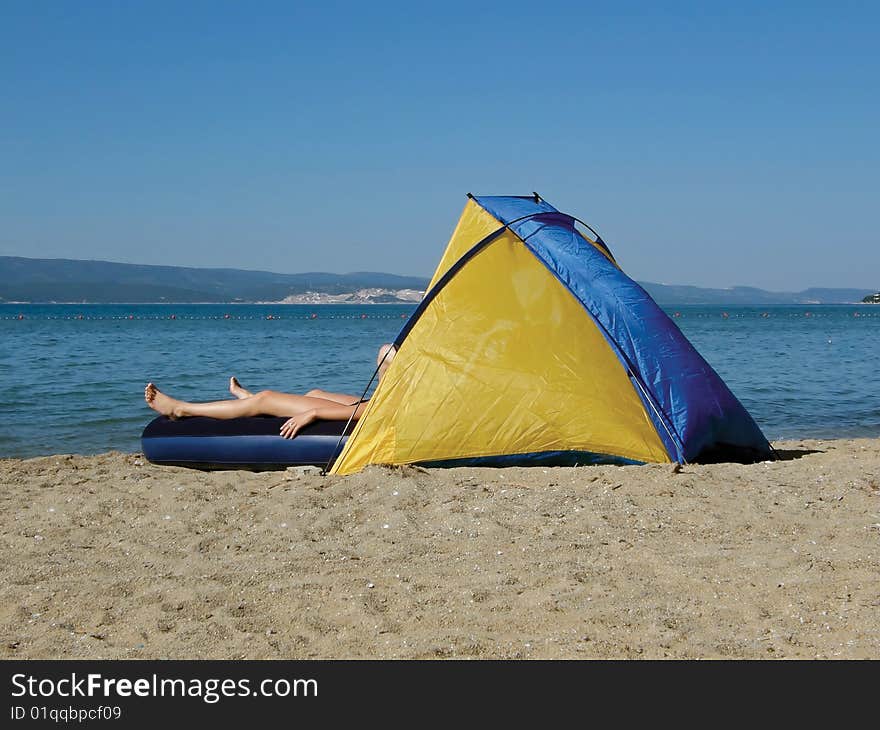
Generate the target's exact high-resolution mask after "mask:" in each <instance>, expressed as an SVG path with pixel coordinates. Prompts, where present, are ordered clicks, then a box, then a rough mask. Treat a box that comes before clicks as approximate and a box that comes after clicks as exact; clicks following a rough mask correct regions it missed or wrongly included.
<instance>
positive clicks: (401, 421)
mask: <svg viewBox="0 0 880 730" xmlns="http://www.w3.org/2000/svg"><path fill="white" fill-rule="evenodd" d="M468 198H469V199H468V202H467V204H466V205H465V208H464V212H463V213H462V215H461V219H460V220H459V222H458V225H457V226H456V228H455V231H454V233H453V234H452V239H451V240H450V241H449V244H448V245H447V247H446V251H445V253H444V254H443V258H442V259H441V261H440V264H439V266H438V267H437V270H436V272H435V273H434V276H433V278H432V279H431V282H430V284H429V286H428V290H427V292H426V294H425V297H424V299H423V300H422V301H421V303H420V304H419V306H418V308H417V309H416V311H415V312H414V314H413V315H412V317H410V319H409V320H408V321H407V322H406V324H405V325H404V327H403V329H402V330H401V332H400V334H399V335H398V337H397V339H396V341H395V344H396V346H397V348H398V352H397V355H396V357H395V358H394V360H393V361H392V362H391V364H390V367H389V368H388V370H387V372H386V374H385V376H384V377H383V378H382V380H381V381H380V382H379V384H378V386H377V388H376V391H375V393H374V394H373V397H372V399H371V400H370V402H369V405H368V407H367V409H366V410H365V412H364V413H363V415H362V416H361V418H360V420H359V421H358V422H357V424H356V426H355V428H354V430H353V431H352V434H351V436H350V437H349V438H348V441H347V442H346V444H345V447H344V449H343V451H342V453H341V454H340V456H339V458H337V459H336V462H335V465H334V467H333V473H337V474H348V473H351V472H355V471H358V470H360V469H361V468H363V467H365V466H366V465H368V464H414V463H416V464H426V465H444V466H457V465H491V466H500V465H513V464H588V463H643V462H679V463H685V462H691V461H719V460H725V461H727V460H734V461H755V460H759V459H765V458H770V455H771V449H770V445H769V444H768V442H767V439H766V438H765V437H764V435H763V434H762V433H761V431H760V429H759V428H758V426H757V425H756V424H755V422H754V420H753V419H752V417H751V416H750V415H749V414H748V412H747V411H746V410H745V408H743V406H742V405H741V404H740V402H739V401H738V400H737V399H736V397H735V396H734V395H733V393H731V391H730V389H729V388H728V387H727V386H726V385H725V384H724V382H723V381H722V380H721V378H720V377H719V376H718V374H717V373H716V372H715V371H714V370H713V369H712V368H711V367H710V366H709V364H708V363H707V362H706V361H705V360H704V359H703V358H702V357H701V356H700V354H699V353H698V352H697V351H696V349H694V347H693V345H691V344H690V342H688V340H687V339H686V338H685V336H684V335H683V334H682V333H681V331H680V330H679V329H678V327H677V326H676V325H675V323H674V322H673V321H672V320H671V319H670V318H669V317H668V316H667V315H666V314H665V313H664V312H663V310H661V309H660V307H659V306H658V305H657V304H656V303H655V302H654V300H653V299H651V297H650V296H649V295H648V294H647V292H646V291H645V290H644V289H642V287H641V286H639V285H638V284H637V283H636V282H635V281H633V280H632V279H630V278H629V277H628V276H627V275H626V274H625V273H623V271H622V270H621V269H620V267H619V266H618V265H617V263H616V261H615V260H614V257H613V256H612V254H611V252H610V250H609V249H608V246H607V245H606V244H605V243H604V242H603V241H602V239H601V237H600V236H599V235H598V234H596V233H595V231H593V230H592V229H591V228H589V226H586V224H582V223H581V222H580V221H578V220H577V219H575V218H573V217H572V216H570V215H566V214H564V213H560V212H559V211H558V210H556V208H554V207H553V206H552V205H550V204H549V203H547V202H546V201H545V200H543V199H542V198H540V196H538V195H537V194H534V195H532V196H527V197H508V196H504V197H474V196H470V195H469V196H468ZM582 230H584V231H585V232H583V233H582V232H581V231H582Z"/></svg>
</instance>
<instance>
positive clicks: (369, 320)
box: [0, 304, 880, 457]
mask: <svg viewBox="0 0 880 730" xmlns="http://www.w3.org/2000/svg"><path fill="white" fill-rule="evenodd" d="M413 309H414V307H413V306H412V305H387V306H386V305H371V306H363V307H358V306H353V305H340V306H333V305H324V306H309V305H265V304H261V305H244V304H242V305H228V304H226V305H208V304H205V305H124V304H118V305H85V304H83V305H70V304H64V305H61V304H58V305H24V304H3V305H0V457H28V456H36V455H41V454H53V453H81V454H89V453H100V452H104V451H108V450H111V449H118V450H121V451H128V452H134V451H138V450H139V448H140V443H139V439H140V434H141V431H142V430H143V427H144V426H145V425H146V423H147V422H148V421H149V420H150V419H151V418H152V417H153V416H154V415H155V414H154V413H153V411H151V410H150V409H149V408H148V407H147V406H146V404H145V403H144V400H143V389H144V385H145V383H146V382H147V381H150V380H151V381H153V382H155V383H156V384H157V385H158V386H159V387H160V388H162V389H163V390H165V391H166V392H168V393H170V394H171V395H174V396H175V397H178V398H182V399H184V400H218V399H222V398H228V397H230V396H229V393H228V390H227V388H228V381H229V376H230V375H236V376H237V377H238V378H239V380H240V381H241V382H242V384H243V385H245V386H246V387H248V388H250V389H252V390H261V389H273V390H284V391H289V392H305V391H307V390H309V389H311V388H315V387H320V388H323V389H325V390H332V391H338V392H343V393H352V394H354V395H360V393H361V392H362V391H363V390H364V388H365V387H366V386H367V383H368V381H369V379H370V377H371V375H372V374H373V370H374V368H375V356H376V350H377V349H378V346H379V345H380V344H382V343H383V342H389V341H391V340H393V339H394V337H395V335H396V334H397V332H398V331H399V330H400V328H401V326H402V325H403V324H404V322H405V321H406V318H407V317H408V316H409V315H410V314H411V313H412V311H413ZM667 311H668V312H669V314H670V316H672V317H673V319H674V321H675V323H676V324H677V325H678V326H679V327H680V328H681V330H682V331H683V332H684V334H685V335H686V336H687V337H688V338H689V339H690V340H691V342H693V343H694V345H695V346H696V347H697V349H698V350H699V351H700V353H701V354H702V355H703V356H704V357H705V358H706V359H707V360H708V361H709V363H710V364H711V365H712V366H713V367H714V368H715V369H716V370H717V371H718V373H719V374H720V375H721V377H722V378H724V380H725V381H726V382H727V384H728V385H729V386H730V388H731V389H732V390H733V392H734V393H735V394H736V396H737V397H738V398H739V399H740V400H741V401H742V403H743V404H744V405H745V407H746V408H747V409H748V410H749V411H750V412H751V414H752V415H753V417H754V418H755V420H756V421H757V422H758V425H760V426H761V428H762V429H763V430H764V433H765V434H766V435H767V436H768V438H770V439H772V440H776V439H783V438H838V437H851V436H875V437H876V436H880V375H878V372H877V371H878V366H880V306H876V305H875V306H871V305H840V306H828V305H826V306H809V307H806V306H792V307H772V308H767V307H763V308H752V307H738V308H732V307H699V306H686V307H684V306H683V307H679V308H677V309H675V310H673V309H669V310H667ZM536 346H540V343H536Z"/></svg>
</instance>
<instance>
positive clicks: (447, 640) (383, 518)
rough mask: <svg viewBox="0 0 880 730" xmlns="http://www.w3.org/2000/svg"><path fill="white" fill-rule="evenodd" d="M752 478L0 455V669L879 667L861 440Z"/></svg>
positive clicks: (870, 480) (874, 457) (877, 499)
mask: <svg viewBox="0 0 880 730" xmlns="http://www.w3.org/2000/svg"><path fill="white" fill-rule="evenodd" d="M774 446H775V447H776V448H777V450H778V451H779V452H780V454H781V455H782V456H783V460H780V461H775V462H762V463H759V464H752V465H739V464H711V465H687V466H685V467H683V468H681V469H680V470H676V469H674V468H673V465H669V464H663V465H645V466H626V467H615V466H585V467H573V468H572V467H557V468H543V467H531V468H509V469H486V468H463V469H450V470H440V469H433V470H427V469H422V468H418V467H404V468H394V469H392V468H383V467H370V468H368V469H367V470H365V471H363V472H361V473H359V474H355V475H352V476H349V477H332V476H328V477H321V476H319V475H315V474H310V473H306V472H304V471H303V470H295V469H289V470H287V471H283V472H277V471H276V472H261V473H251V472H228V471H226V472H223V471H221V472H197V471H191V470H186V469H180V468H175V467H156V466H152V465H150V464H149V463H147V462H146V461H145V460H144V459H143V457H142V456H141V455H139V454H123V453H119V452H111V453H107V454H100V455H96V456H75V455H55V456H46V457H34V458H30V459H24V460H19V459H3V460H0V499H2V501H3V510H2V512H0V520H2V534H3V535H4V539H3V543H2V544H3V550H4V555H3V556H2V557H3V560H2V568H0V573H2V578H3V579H2V581H0V598H2V601H0V653H2V656H3V657H4V658H69V659H73V658H78V659H91V658H99V657H100V658H193V659H195V658H229V659H236V658H319V657H321V658H404V657H412V658H445V657H484V658H663V657H670V658H685V657H704V658H722V657H735V658H777V657H789V658H791V657H804V658H807V657H828V658H834V657H841V658H880V612H878V611H877V607H878V606H880V594H878V590H877V578H876V576H877V575H878V573H880V545H878V540H877V533H878V531H880V516H878V515H880V438H870V439H864V438H863V439H835V440H822V441H820V440H810V439H801V440H792V441H784V442H775V443H774Z"/></svg>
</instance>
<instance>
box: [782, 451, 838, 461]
mask: <svg viewBox="0 0 880 730" xmlns="http://www.w3.org/2000/svg"><path fill="white" fill-rule="evenodd" d="M773 453H774V454H775V455H776V460H777V461H794V460H795V459H802V458H803V457H805V456H809V455H810V454H824V453H825V452H824V451H822V450H821V449H773Z"/></svg>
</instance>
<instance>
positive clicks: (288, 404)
mask: <svg viewBox="0 0 880 730" xmlns="http://www.w3.org/2000/svg"><path fill="white" fill-rule="evenodd" d="M144 400H146V402H147V405H148V406H150V408H152V409H153V410H154V411H156V412H158V413H161V414H162V415H163V416H168V417H169V418H185V417H187V416H208V417H209V418H221V419H229V418H244V417H246V416H283V417H288V418H291V417H293V416H298V415H299V414H300V413H305V412H306V411H310V410H312V409H313V408H322V407H325V406H328V405H330V406H332V405H338V404H337V403H336V402H335V401H329V400H326V399H323V398H309V397H308V396H304V395H292V394H290V393H278V392H276V391H274V390H261V391H260V392H259V393H256V394H254V395H252V396H250V397H248V398H240V399H237V400H221V401H214V402H211V403H188V402H187V401H182V400H177V398H172V397H171V396H169V395H165V393H163V392H162V391H160V390H159V389H158V388H157V387H156V386H155V385H153V384H152V383H147V387H146V388H145V389H144Z"/></svg>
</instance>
